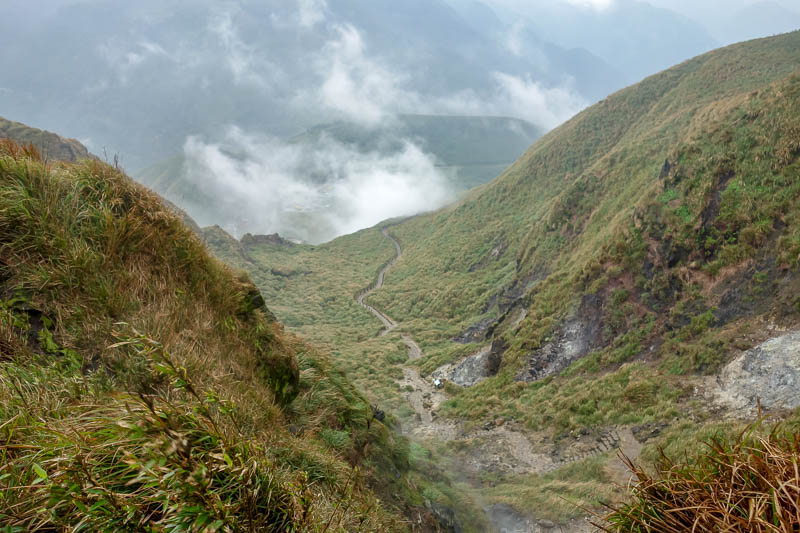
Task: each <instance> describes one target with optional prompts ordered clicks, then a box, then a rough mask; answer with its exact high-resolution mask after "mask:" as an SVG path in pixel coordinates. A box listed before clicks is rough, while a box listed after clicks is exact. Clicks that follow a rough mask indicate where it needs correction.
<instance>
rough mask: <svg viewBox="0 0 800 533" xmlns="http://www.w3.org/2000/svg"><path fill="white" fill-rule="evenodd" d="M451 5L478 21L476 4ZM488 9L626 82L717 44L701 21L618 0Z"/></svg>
mask: <svg viewBox="0 0 800 533" xmlns="http://www.w3.org/2000/svg"><path fill="white" fill-rule="evenodd" d="M449 1H450V2H451V3H452V4H453V5H454V6H460V7H458V9H459V11H460V12H461V13H464V14H465V16H469V15H467V13H473V14H474V20H476V24H478V23H479V22H478V21H479V20H480V17H481V16H482V15H481V14H480V13H481V10H482V8H479V7H476V5H475V4H477V3H478V2H477V0H449ZM492 5H493V6H494V10H495V12H496V13H497V14H498V15H499V16H500V18H501V19H502V20H503V21H504V22H505V24H506V26H507V27H508V28H516V31H518V32H519V31H520V29H529V31H533V33H534V34H535V35H537V36H538V38H540V39H544V40H546V41H547V42H550V43H553V44H555V45H557V46H559V47H561V48H562V49H567V50H569V49H573V48H582V49H583V50H586V51H588V52H589V53H591V54H592V55H593V56H595V57H600V58H601V59H602V60H603V61H604V62H606V63H608V64H609V65H611V66H612V67H614V68H615V69H616V70H617V71H618V72H621V73H622V75H623V76H624V79H625V80H626V81H627V82H628V83H633V82H636V81H639V80H640V79H642V78H644V77H645V76H649V75H651V74H654V73H656V72H658V71H659V70H662V69H664V68H667V67H669V66H670V65H674V64H675V63H679V62H681V61H683V60H685V59H688V58H690V57H692V56H695V55H697V54H700V53H703V52H706V51H708V50H711V49H712V48H715V47H716V46H718V44H717V41H716V40H715V39H714V38H713V37H712V36H711V35H710V34H709V32H708V31H707V30H706V28H704V27H703V26H702V25H701V24H700V23H698V22H696V21H694V20H692V19H689V18H687V17H685V16H683V15H680V14H678V13H676V12H675V11H672V10H670V9H664V8H658V7H654V6H653V5H651V4H650V3H647V2H642V1H638V0H617V1H615V2H612V3H611V5H610V7H608V8H607V9H603V10H597V9H591V8H589V7H586V6H583V5H579V3H578V2H576V3H571V2H565V1H563V2H562V1H559V2H553V1H549V0H530V1H525V2H519V1H514V0H493V1H492ZM509 31H510V30H509Z"/></svg>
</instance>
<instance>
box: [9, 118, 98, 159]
mask: <svg viewBox="0 0 800 533" xmlns="http://www.w3.org/2000/svg"><path fill="white" fill-rule="evenodd" d="M0 139H11V140H13V141H16V142H18V143H21V144H32V145H33V146H35V147H36V149H37V150H38V151H39V153H40V154H42V157H44V158H45V159H56V160H59V161H78V160H81V159H87V158H89V157H92V155H91V154H90V153H89V151H88V150H87V149H86V147H85V146H83V145H82V144H81V143H79V142H78V141H76V140H75V139H65V138H64V137H61V136H60V135H56V134H55V133H51V132H49V131H44V130H40V129H36V128H31V127H30V126H26V125H25V124H21V123H19V122H14V121H11V120H6V119H4V118H2V117H0Z"/></svg>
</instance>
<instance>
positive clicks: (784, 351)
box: [717, 331, 800, 412]
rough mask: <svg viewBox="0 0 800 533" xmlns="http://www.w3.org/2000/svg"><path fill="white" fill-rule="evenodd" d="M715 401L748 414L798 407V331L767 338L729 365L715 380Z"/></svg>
mask: <svg viewBox="0 0 800 533" xmlns="http://www.w3.org/2000/svg"><path fill="white" fill-rule="evenodd" d="M717 382H718V385H719V390H718V399H719V401H720V402H721V403H723V404H725V405H727V406H728V407H730V408H732V409H736V410H740V411H741V410H745V411H747V412H751V411H753V410H754V409H756V408H757V402H758V399H759V398H760V399H761V406H762V407H763V408H765V409H794V408H795V407H798V406H800V331H796V332H793V333H789V334H786V335H783V336H780V337H775V338H774V339H770V340H768V341H766V342H764V343H763V344H760V345H758V346H756V347H755V348H752V349H750V350H747V351H746V352H744V353H742V354H741V355H740V356H738V357H737V358H736V359H734V360H733V361H731V362H730V363H728V365H727V366H725V368H724V369H723V370H722V372H721V373H720V375H719V378H718V379H717Z"/></svg>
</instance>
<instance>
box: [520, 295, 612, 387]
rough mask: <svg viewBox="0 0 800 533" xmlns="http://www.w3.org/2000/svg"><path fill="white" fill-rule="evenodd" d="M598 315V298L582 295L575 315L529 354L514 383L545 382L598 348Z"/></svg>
mask: <svg viewBox="0 0 800 533" xmlns="http://www.w3.org/2000/svg"><path fill="white" fill-rule="evenodd" d="M601 316H602V300H601V298H600V297H599V296H597V295H594V294H587V295H585V296H584V297H583V300H582V301H581V305H580V307H579V308H578V311H577V312H576V313H575V315H574V316H573V317H572V318H570V319H568V320H567V321H566V322H565V323H564V324H563V325H562V326H561V327H560V328H559V329H558V330H557V331H556V332H555V333H554V334H553V336H552V338H551V340H550V341H549V342H547V343H546V344H545V345H544V346H542V347H541V348H539V349H538V350H536V351H534V352H533V353H531V354H530V356H529V358H528V364H527V366H526V367H525V368H524V369H523V370H522V372H520V373H519V374H518V375H517V377H516V380H517V381H525V382H531V381H538V380H540V379H544V378H546V377H547V376H549V375H551V374H556V373H558V372H561V371H562V370H564V369H565V368H567V367H568V366H569V365H570V364H571V363H572V362H573V361H576V360H578V359H580V358H581V357H584V356H585V355H587V354H588V353H589V352H591V351H592V350H594V349H596V348H599V347H600V346H601V345H602V340H603V328H602V323H601Z"/></svg>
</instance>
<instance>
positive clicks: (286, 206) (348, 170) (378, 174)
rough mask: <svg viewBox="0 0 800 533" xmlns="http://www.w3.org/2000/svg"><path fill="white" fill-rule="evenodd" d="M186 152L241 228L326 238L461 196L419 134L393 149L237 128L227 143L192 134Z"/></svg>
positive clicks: (194, 177)
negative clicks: (311, 143) (300, 140)
mask: <svg viewBox="0 0 800 533" xmlns="http://www.w3.org/2000/svg"><path fill="white" fill-rule="evenodd" d="M184 155H185V158H186V167H185V171H186V172H187V173H188V176H189V177H190V179H191V181H192V184H193V186H195V187H196V188H197V191H198V192H199V193H200V194H201V195H204V196H206V197H207V198H210V199H212V200H213V202H214V205H213V209H214V211H215V212H216V213H224V214H225V215H226V216H225V219H224V220H219V218H218V215H215V214H211V215H210V217H211V218H215V219H216V220H214V222H216V223H219V224H220V225H222V226H223V227H224V228H225V229H226V230H228V231H229V232H231V233H233V234H235V235H239V234H241V233H243V232H245V231H248V232H252V233H273V232H278V233H281V234H282V235H285V236H289V237H294V238H299V239H302V240H304V241H308V242H322V241H326V240H329V239H332V238H334V237H336V236H338V235H343V234H346V233H351V232H354V231H357V230H359V229H362V228H366V227H369V226H372V225H374V224H377V223H378V222H380V221H382V220H385V219H387V218H392V217H397V216H405V215H413V214H416V213H419V212H423V211H429V210H432V209H436V208H439V207H441V206H443V205H445V204H446V203H447V202H449V201H450V200H452V198H453V195H452V192H451V190H450V188H449V187H448V185H447V180H446V178H445V176H444V175H443V174H442V173H441V172H440V171H439V170H438V169H437V168H436V166H435V162H434V161H433V159H432V157H430V156H428V155H427V154H425V153H423V152H422V151H421V150H420V149H419V148H418V147H417V146H415V145H414V144H412V143H411V142H406V143H405V144H404V145H403V147H402V149H401V150H399V151H396V152H394V153H391V154H379V153H377V152H369V153H363V152H359V151H356V150H354V149H351V148H349V147H347V146H344V145H342V144H340V143H337V142H335V141H332V140H329V139H323V140H322V141H321V142H320V143H318V144H317V145H316V146H315V147H314V148H313V149H309V148H308V147H307V146H302V145H298V144H288V143H284V142H282V141H278V140H275V139H271V138H265V137H257V136H253V135H249V134H247V133H245V132H243V131H241V130H240V129H238V128H230V130H229V131H228V134H227V136H226V139H225V142H224V143H222V144H217V143H207V142H204V141H203V140H201V139H200V138H198V137H189V138H188V139H187V141H186V143H185V145H184ZM199 218H201V219H202V217H199ZM202 222H203V220H201V223H202Z"/></svg>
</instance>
